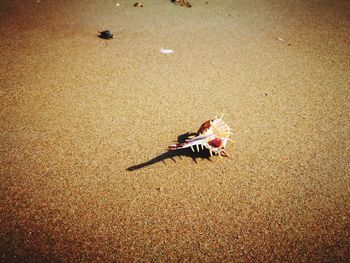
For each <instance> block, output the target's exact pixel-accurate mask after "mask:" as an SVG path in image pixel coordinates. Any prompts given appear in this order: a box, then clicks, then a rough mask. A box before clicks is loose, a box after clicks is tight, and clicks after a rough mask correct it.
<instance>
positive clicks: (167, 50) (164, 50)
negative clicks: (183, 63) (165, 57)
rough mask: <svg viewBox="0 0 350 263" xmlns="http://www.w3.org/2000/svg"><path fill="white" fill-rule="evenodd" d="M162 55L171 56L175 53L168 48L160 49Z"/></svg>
mask: <svg viewBox="0 0 350 263" xmlns="http://www.w3.org/2000/svg"><path fill="white" fill-rule="evenodd" d="M160 53H162V54H171V53H174V50H172V49H167V48H161V49H160Z"/></svg>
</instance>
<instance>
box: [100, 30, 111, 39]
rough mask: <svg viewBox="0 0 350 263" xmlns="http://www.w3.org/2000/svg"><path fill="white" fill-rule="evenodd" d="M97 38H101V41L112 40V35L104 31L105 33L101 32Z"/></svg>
mask: <svg viewBox="0 0 350 263" xmlns="http://www.w3.org/2000/svg"><path fill="white" fill-rule="evenodd" d="M98 37H99V38H103V39H112V38H113V34H112V32H111V31H109V30H105V31H101V32H100V34H99V35H98Z"/></svg>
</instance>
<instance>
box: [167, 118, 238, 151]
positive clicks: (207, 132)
mask: <svg viewBox="0 0 350 263" xmlns="http://www.w3.org/2000/svg"><path fill="white" fill-rule="evenodd" d="M231 134H232V131H231V129H230V128H229V127H228V125H227V124H226V123H225V122H224V121H223V120H222V116H221V117H220V118H215V119H213V120H209V121H206V122H204V123H203V124H202V125H201V127H200V128H199V130H198V132H197V134H196V136H195V137H192V138H189V139H187V140H186V141H185V142H184V143H177V144H173V145H170V146H169V147H168V151H174V150H177V149H184V148H188V147H191V149H192V151H195V149H194V147H196V149H197V151H198V152H199V150H200V148H201V149H202V150H203V149H204V148H206V149H208V150H209V153H210V155H211V156H213V155H214V154H217V155H219V157H221V156H229V157H230V155H229V154H228V153H227V152H226V150H225V148H226V145H227V143H228V141H232V140H231V139H230V138H229V136H230V135H231Z"/></svg>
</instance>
